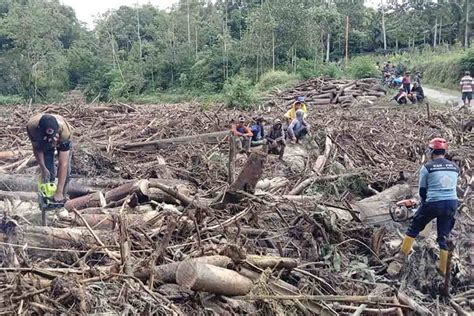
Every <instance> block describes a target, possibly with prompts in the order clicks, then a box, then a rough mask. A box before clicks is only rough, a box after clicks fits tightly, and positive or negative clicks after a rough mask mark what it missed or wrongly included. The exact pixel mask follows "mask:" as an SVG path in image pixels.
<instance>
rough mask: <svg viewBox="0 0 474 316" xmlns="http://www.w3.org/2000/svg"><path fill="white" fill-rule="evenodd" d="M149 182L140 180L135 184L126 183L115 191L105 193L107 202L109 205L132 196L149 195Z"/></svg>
mask: <svg viewBox="0 0 474 316" xmlns="http://www.w3.org/2000/svg"><path fill="white" fill-rule="evenodd" d="M149 184H150V183H149V182H148V180H138V181H135V182H129V183H125V184H123V185H121V186H119V187H117V188H115V189H112V190H110V191H107V192H106V193H105V202H106V203H107V204H108V203H110V202H112V201H120V200H121V199H123V198H125V197H127V196H128V195H130V194H134V193H135V194H138V195H140V196H147V195H148V187H149Z"/></svg>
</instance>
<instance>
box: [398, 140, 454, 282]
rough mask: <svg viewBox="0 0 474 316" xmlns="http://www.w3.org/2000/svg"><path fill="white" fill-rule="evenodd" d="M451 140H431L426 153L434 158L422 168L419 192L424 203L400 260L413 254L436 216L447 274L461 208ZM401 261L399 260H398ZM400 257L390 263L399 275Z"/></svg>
mask: <svg viewBox="0 0 474 316" xmlns="http://www.w3.org/2000/svg"><path fill="white" fill-rule="evenodd" d="M447 150H448V143H447V142H446V140H445V139H443V138H434V139H432V140H431V141H430V143H429V145H428V148H427V150H426V155H427V156H428V157H429V158H430V161H429V162H428V163H426V164H425V165H424V166H422V167H421V169H420V179H419V195H420V198H421V205H420V207H419V208H418V210H417V211H416V213H415V216H414V217H413V219H412V222H411V224H410V227H409V228H408V230H407V232H406V235H405V238H404V239H403V242H402V245H401V246H400V253H399V254H397V256H396V258H397V259H402V258H405V257H406V256H408V254H409V253H410V251H411V249H412V246H413V243H414V241H415V238H416V237H417V236H418V234H419V233H420V232H421V231H422V230H423V229H424V228H425V226H426V225H427V224H428V223H429V222H431V221H432V220H433V219H435V218H436V226H437V231H438V239H437V241H438V244H439V247H440V254H439V266H438V270H439V272H440V273H441V274H442V275H445V274H446V265H447V261H448V246H447V244H446V238H447V236H448V235H449V233H450V232H451V230H452V229H453V227H454V222H455V219H454V215H455V214H456V210H457V207H458V200H457V193H456V184H457V181H458V173H459V169H458V167H457V166H456V164H455V163H453V162H452V161H449V160H447V159H446V158H445V156H446V152H447ZM397 261H398V263H397ZM399 261H400V260H396V261H394V262H392V263H391V264H390V267H389V272H390V271H392V274H398V272H399V271H400V269H401V264H400V262H399Z"/></svg>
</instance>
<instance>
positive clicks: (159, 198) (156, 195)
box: [147, 188, 179, 204]
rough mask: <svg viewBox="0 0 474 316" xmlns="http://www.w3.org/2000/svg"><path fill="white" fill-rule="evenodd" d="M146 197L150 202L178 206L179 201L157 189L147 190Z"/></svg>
mask: <svg viewBox="0 0 474 316" xmlns="http://www.w3.org/2000/svg"><path fill="white" fill-rule="evenodd" d="M147 196H148V198H149V199H150V200H153V201H156V202H163V203H167V204H179V200H177V199H175V198H174V197H172V196H171V195H169V194H168V193H166V192H164V191H162V190H160V189H157V188H148V193H147Z"/></svg>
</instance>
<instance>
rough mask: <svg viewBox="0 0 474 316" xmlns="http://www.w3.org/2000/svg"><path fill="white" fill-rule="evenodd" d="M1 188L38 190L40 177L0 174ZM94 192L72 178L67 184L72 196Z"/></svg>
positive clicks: (7, 189) (69, 193)
mask: <svg viewBox="0 0 474 316" xmlns="http://www.w3.org/2000/svg"><path fill="white" fill-rule="evenodd" d="M0 190H3V191H23V192H37V191H38V177H37V176H24V175H18V174H0ZM91 192H93V190H92V189H91V188H88V187H84V186H82V185H80V184H78V183H77V181H75V179H72V180H71V181H70V182H69V184H68V186H67V194H68V195H69V196H70V197H71V198H75V197H78V196H83V195H86V194H89V193H91Z"/></svg>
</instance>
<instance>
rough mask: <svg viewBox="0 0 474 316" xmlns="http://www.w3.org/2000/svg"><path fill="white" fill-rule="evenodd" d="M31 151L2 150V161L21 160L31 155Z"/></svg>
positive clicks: (0, 159) (0, 156) (0, 155)
mask: <svg viewBox="0 0 474 316" xmlns="http://www.w3.org/2000/svg"><path fill="white" fill-rule="evenodd" d="M31 153H32V152H31V150H8V151H0V161H11V160H19V159H21V158H23V157H25V156H27V155H30V154H31Z"/></svg>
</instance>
